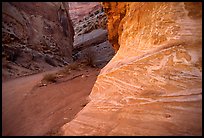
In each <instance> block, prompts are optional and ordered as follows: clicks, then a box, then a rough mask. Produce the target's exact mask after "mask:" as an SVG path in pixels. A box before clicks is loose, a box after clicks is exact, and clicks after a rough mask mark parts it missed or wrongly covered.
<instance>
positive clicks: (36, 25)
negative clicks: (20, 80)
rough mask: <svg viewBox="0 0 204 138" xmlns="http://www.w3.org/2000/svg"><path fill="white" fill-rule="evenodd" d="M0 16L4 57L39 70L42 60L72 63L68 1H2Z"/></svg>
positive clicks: (72, 37) (72, 35)
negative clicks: (1, 18) (0, 18)
mask: <svg viewBox="0 0 204 138" xmlns="http://www.w3.org/2000/svg"><path fill="white" fill-rule="evenodd" d="M2 17H3V20H2V42H3V44H2V54H3V58H5V59H6V60H8V61H11V62H13V63H16V65H18V66H19V67H23V68H25V69H29V70H36V69H42V70H43V69H44V68H45V66H44V67H43V66H42V65H45V64H43V62H45V63H46V62H47V63H48V64H49V65H51V67H53V66H63V65H64V64H65V63H68V62H72V57H71V56H72V49H73V41H74V40H73V39H74V29H73V25H72V22H71V19H70V17H69V7H68V3H60V2H4V3H3V4H2ZM65 33H66V35H65ZM30 63H31V64H30ZM39 63H40V64H39Z"/></svg>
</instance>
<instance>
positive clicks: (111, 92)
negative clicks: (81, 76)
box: [62, 2, 202, 135]
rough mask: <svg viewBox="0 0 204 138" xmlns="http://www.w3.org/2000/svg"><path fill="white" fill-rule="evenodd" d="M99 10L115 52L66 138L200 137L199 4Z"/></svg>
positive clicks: (112, 5) (125, 5) (118, 5)
mask: <svg viewBox="0 0 204 138" xmlns="http://www.w3.org/2000/svg"><path fill="white" fill-rule="evenodd" d="M103 6H104V7H105V11H106V13H107V15H108V30H109V39H110V41H111V42H113V41H112V40H113V39H114V38H117V37H118V39H117V40H118V41H117V40H114V44H116V46H118V47H116V49H117V48H119V50H118V51H117V53H116V55H115V56H114V57H113V59H112V60H111V61H110V62H109V63H108V64H107V66H105V67H104V68H103V69H102V71H101V72H100V75H99V76H98V78H97V81H96V83H95V85H94V87H93V89H92V92H91V94H90V98H91V101H90V102H89V103H88V104H87V105H86V107H85V108H84V109H83V110H82V111H81V112H79V113H78V114H77V116H76V117H75V119H73V120H72V121H71V122H69V123H67V124H66V125H64V126H63V127H62V131H63V135H202V83H201V82H202V79H201V78H202V54H201V52H202V45H201V43H202V34H201V30H202V21H201V20H202V3H183V2H179V3H174V2H171V3H167V2H164V3H147V2H145V3H142V2H141V3H115V2H113V3H103ZM121 7H123V8H121ZM120 12H122V15H121V13H120ZM124 12H125V14H124ZM122 16H123V17H122ZM117 25H118V27H117ZM113 26H114V27H115V29H116V30H113ZM111 28H112V29H111ZM117 43H118V45H117Z"/></svg>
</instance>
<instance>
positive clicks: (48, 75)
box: [42, 74, 57, 83]
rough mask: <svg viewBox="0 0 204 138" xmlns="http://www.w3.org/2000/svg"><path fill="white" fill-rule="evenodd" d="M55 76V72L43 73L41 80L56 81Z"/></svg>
mask: <svg viewBox="0 0 204 138" xmlns="http://www.w3.org/2000/svg"><path fill="white" fill-rule="evenodd" d="M56 79H57V77H56V75H55V74H45V76H44V77H43V79H42V81H46V82H52V83H54V82H56V81H57V80H56Z"/></svg>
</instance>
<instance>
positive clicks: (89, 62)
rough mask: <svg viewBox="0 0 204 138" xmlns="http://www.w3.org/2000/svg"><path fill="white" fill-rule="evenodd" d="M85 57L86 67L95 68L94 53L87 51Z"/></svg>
mask: <svg viewBox="0 0 204 138" xmlns="http://www.w3.org/2000/svg"><path fill="white" fill-rule="evenodd" d="M85 56H86V65H88V66H90V67H95V64H94V53H93V52H92V51H87V53H86V55H85Z"/></svg>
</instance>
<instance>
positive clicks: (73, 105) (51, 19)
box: [2, 2, 114, 136]
mask: <svg viewBox="0 0 204 138" xmlns="http://www.w3.org/2000/svg"><path fill="white" fill-rule="evenodd" d="M84 6H85V7H86V9H85V12H84V8H83V7H84ZM46 8H47V10H46ZM45 10H46V12H45ZM66 12H67V13H66ZM56 13H57V14H56ZM69 13H70V15H69ZM66 15H67V17H66ZM57 18H59V21H58V19H57ZM98 18H100V20H99V19H98ZM105 18H106V17H105V15H104V12H103V11H102V6H100V5H99V3H89V2H88V3H83V2H82V3H80V2H79V3H75V2H73V3H69V4H68V3H61V2H57V3H52V2H48V3H40V2H34V3H29V2H23V3H18V2H11V3H3V21H2V23H3V27H2V29H3V38H2V40H3V44H2V48H3V51H2V55H3V56H2V60H3V67H2V71H3V74H2V80H3V82H2V86H3V88H2V122H3V124H2V126H3V128H2V134H3V135H4V136H20V135H23V136H29V135H32V136H39V135H43V136H45V135H46V136H49V135H60V132H58V131H59V128H60V127H62V126H63V125H64V124H65V123H67V122H69V121H71V120H72V119H73V118H74V117H75V115H76V114H77V113H78V112H79V111H80V110H82V109H83V108H84V107H85V106H86V104H87V103H88V102H89V98H88V96H89V94H90V92H91V90H92V88H93V85H94V83H95V81H96V79H97V76H98V74H99V72H100V70H101V68H102V67H104V66H105V65H106V64H107V63H108V62H109V60H110V59H111V58H112V57H113V55H114V50H113V48H112V46H111V44H110V43H109V42H108V34H107V29H106V19H105ZM70 20H72V22H73V25H74V26H72V25H71V23H70ZM67 21H68V23H67ZM66 24H67V25H66ZM72 28H73V29H74V31H75V33H74V34H73V32H72V31H71V30H72ZM72 38H74V41H72ZM46 75H47V76H48V77H51V76H54V77H55V78H54V79H56V80H54V83H53V82H52V80H49V78H47V80H46V79H45V78H46ZM44 79H45V80H46V81H47V82H44V81H43V80H44Z"/></svg>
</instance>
